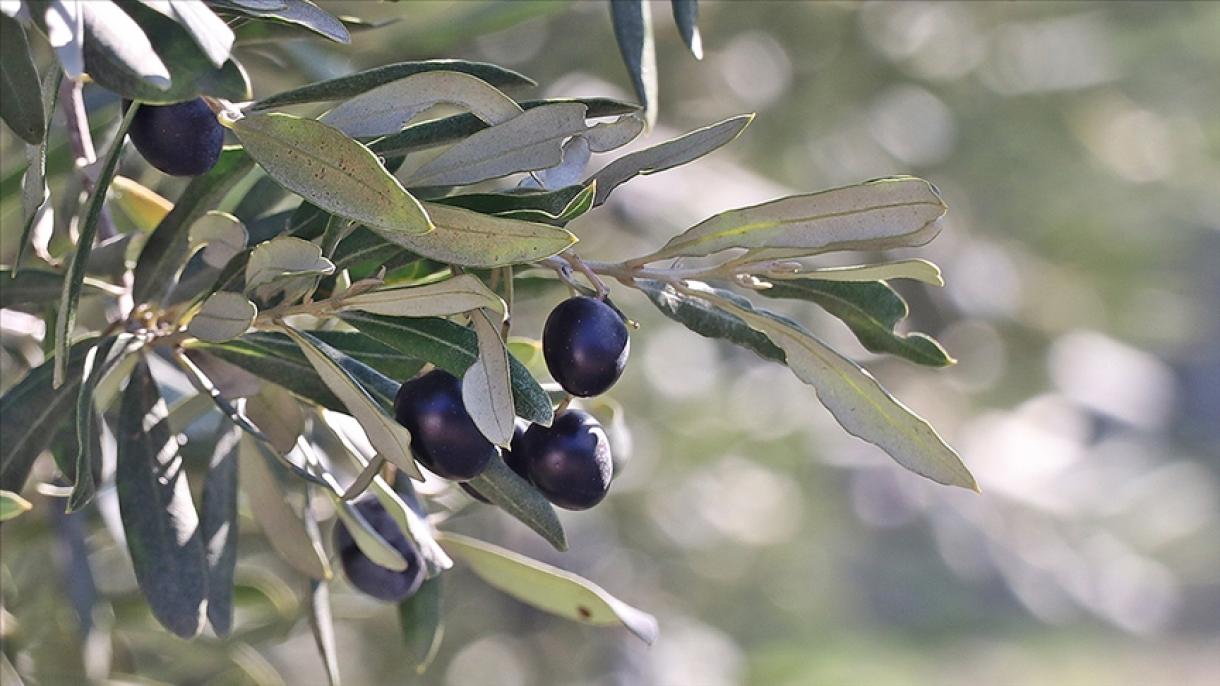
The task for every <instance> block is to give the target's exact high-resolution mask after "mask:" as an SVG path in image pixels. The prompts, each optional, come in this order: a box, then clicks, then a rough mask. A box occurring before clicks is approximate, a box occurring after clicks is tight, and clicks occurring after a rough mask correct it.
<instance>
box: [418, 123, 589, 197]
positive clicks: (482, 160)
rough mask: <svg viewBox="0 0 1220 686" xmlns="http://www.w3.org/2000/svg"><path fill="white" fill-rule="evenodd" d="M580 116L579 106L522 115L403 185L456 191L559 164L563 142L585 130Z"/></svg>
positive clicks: (460, 147) (467, 141) (476, 136)
mask: <svg viewBox="0 0 1220 686" xmlns="http://www.w3.org/2000/svg"><path fill="white" fill-rule="evenodd" d="M585 111H586V108H585V106H584V105H583V104H580V103H561V104H556V105H547V106H544V107H536V108H534V109H530V110H527V111H525V112H524V113H523V114H520V115H518V116H516V117H514V118H512V119H509V120H508V121H506V122H504V123H502V124H498V125H496V126H492V127H491V128H488V129H485V130H483V131H479V132H478V133H475V134H473V135H471V136H469V137H467V138H465V139H464V140H462V141H461V142H460V143H457V144H456V145H454V146H453V147H452V148H449V149H448V150H446V151H445V152H443V153H441V154H440V155H438V156H437V157H435V158H433V159H432V160H430V161H429V162H428V163H426V164H425V165H424V166H423V167H420V168H419V169H418V170H416V171H415V173H414V174H412V175H411V176H410V178H409V179H408V180H407V182H408V185H411V186H455V185H462V184H470V183H477V182H479V181H486V180H487V179H494V178H498V177H501V176H507V175H509V174H515V173H517V172H522V171H533V170H536V169H546V168H547V167H553V166H555V165H557V164H559V163H560V162H561V161H562V160H563V155H562V150H561V147H560V144H561V143H562V142H563V140H564V139H565V138H567V137H568V136H571V135H573V134H577V133H580V132H582V131H584V130H585Z"/></svg>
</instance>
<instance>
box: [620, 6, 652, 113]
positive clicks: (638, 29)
mask: <svg viewBox="0 0 1220 686" xmlns="http://www.w3.org/2000/svg"><path fill="white" fill-rule="evenodd" d="M610 17H611V19H612V20H613V23H614V38H615V40H616V41H618V49H619V53H620V54H622V56H623V63H624V64H625V65H627V71H628V72H629V73H630V74H631V85H632V87H634V88H635V95H636V97H638V98H639V99H640V104H641V105H643V106H644V118H645V121H647V122H648V128H652V125H653V124H655V123H656V121H657V56H656V48H655V46H654V41H653V37H652V6H651V3H648V2H644V0H613V2H611V3H610Z"/></svg>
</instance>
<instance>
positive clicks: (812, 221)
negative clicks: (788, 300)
mask: <svg viewBox="0 0 1220 686" xmlns="http://www.w3.org/2000/svg"><path fill="white" fill-rule="evenodd" d="M947 209H948V208H947V207H946V206H945V203H944V201H943V200H941V197H940V194H939V193H938V192H937V191H936V188H935V187H934V186H933V185H932V184H930V183H928V182H927V181H924V180H923V179H916V178H913V177H909V176H907V177H894V178H888V179H877V180H874V181H867V182H865V183H862V184H857V185H855V186H846V187H844V188H835V189H832V190H828V191H822V192H820V193H810V194H808V195H794V196H791V197H788V198H781V199H779V200H773V201H771V202H767V203H763V204H761V205H755V206H753V207H745V208H742V209H738V210H730V211H728V212H724V213H722V214H718V215H716V216H715V217H712V218H710V219H707V220H705V221H703V222H700V223H699V224H697V225H695V226H694V227H692V228H690V229H687V230H686V231H685V232H684V233H682V234H681V235H679V236H675V237H674V238H672V239H670V241H669V242H668V243H666V244H665V246H664V247H663V248H661V250H659V251H658V252H657V253H655V254H653V255H652V256H651V257H653V258H655V259H664V258H669V257H678V256H702V255H711V254H713V253H717V252H720V251H722V250H727V249H730V248H766V249H768V251H770V250H777V251H780V252H783V253H786V254H787V255H788V256H791V255H792V254H796V253H800V254H805V255H813V254H818V253H824V252H830V251H834V250H886V249H889V248H899V247H911V246H917V245H923V244H924V243H927V242H928V241H930V240H932V239H933V238H935V237H936V234H937V233H938V232H939V231H940V224H939V223H938V220H939V219H940V218H941V217H943V216H944V215H945V211H946V210H947Z"/></svg>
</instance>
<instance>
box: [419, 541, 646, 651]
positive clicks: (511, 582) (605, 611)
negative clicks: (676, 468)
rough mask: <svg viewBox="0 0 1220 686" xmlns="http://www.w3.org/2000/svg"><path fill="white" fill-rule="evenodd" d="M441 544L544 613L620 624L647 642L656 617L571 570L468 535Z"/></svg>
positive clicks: (600, 623) (599, 623) (481, 574)
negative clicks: (553, 565)
mask: <svg viewBox="0 0 1220 686" xmlns="http://www.w3.org/2000/svg"><path fill="white" fill-rule="evenodd" d="M441 542H442V543H443V544H444V545H445V546H446V547H448V548H449V550H450V551H451V552H452V553H453V554H454V555H455V556H456V557H458V558H459V559H460V560H462V561H463V562H465V563H466V564H468V565H470V569H471V571H473V572H474V573H475V574H477V575H478V576H479V577H481V578H482V579H483V580H484V581H486V582H487V583H488V584H490V585H491V586H493V587H495V588H498V589H499V590H501V591H504V592H505V593H507V594H509V595H511V596H512V597H514V598H516V599H517V600H520V601H521V602H523V603H527V604H529V605H533V606H534V607H536V608H538V609H539V610H542V611H544V612H550V613H551V614H554V615H558V616H560V617H565V618H567V619H570V620H573V621H576V622H581V623H583V624H592V625H594V626H623V627H625V628H626V629H627V630H628V631H630V632H631V633H633V634H635V635H636V636H637V637H639V639H640V640H642V641H644V642H645V643H647V644H649V645H651V644H652V643H653V641H655V640H656V639H657V620H656V618H655V617H653V616H652V615H650V614H648V613H647V612H644V611H643V610H639V609H636V608H634V607H632V606H630V605H628V604H627V603H624V602H623V601H621V600H619V599H618V598H615V597H614V596H612V595H610V594H609V593H607V592H606V591H605V590H604V589H602V587H600V586H598V585H597V584H595V583H593V582H592V581H589V580H588V579H583V578H581V577H579V576H577V575H575V574H573V573H571V572H568V571H565V570H562V569H559V568H557V567H552V566H551V565H548V564H545V563H543V562H539V561H537V560H531V559H530V558H528V557H525V556H524V555H521V554H518V553H515V552H513V551H511V550H506V549H504V548H501V547H499V546H495V545H492V544H490V543H487V542H484V541H480V540H477V539H474V538H470V537H468V536H461V535H459V534H451V533H446V534H444V537H443V538H442V539H441Z"/></svg>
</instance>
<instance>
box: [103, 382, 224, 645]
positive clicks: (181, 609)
mask: <svg viewBox="0 0 1220 686" xmlns="http://www.w3.org/2000/svg"><path fill="white" fill-rule="evenodd" d="M167 416H168V410H167V409H166V406H165V401H164V400H162V399H161V395H160V393H159V392H158V390H157V385H156V383H155V382H154V381H153V378H152V373H151V372H150V371H149V369H148V364H147V363H146V362H145V361H143V360H141V361H140V362H139V363H138V364H136V366H135V369H134V370H133V371H132V374H131V380H130V381H129V382H128V384H127V389H126V390H125V391H124V393H123V402H122V408H121V410H120V412H119V430H118V442H119V452H118V471H117V472H115V487H116V490H117V491H118V497H119V510H120V513H121V514H122V518H123V529H124V530H125V532H126V535H127V549H128V551H129V552H130V553H131V562H132V565H133V566H134V567H135V572H136V581H137V582H138V583H139V585H140V590H141V591H143V593H144V597H145V598H146V599H147V600H148V604H149V607H150V608H151V609H152V613H153V616H154V617H156V618H157V621H159V622H161V624H162V625H163V626H165V628H167V629H169V630H170V631H172V632H173V633H175V634H177V635H178V636H181V637H183V638H190V637H193V636H195V635H196V634H198V633H199V631H200V629H201V628H202V627H203V620H204V614H205V612H206V607H207V594H208V589H207V562H206V557H205V554H204V547H203V538H202V536H201V530H200V527H199V516H198V515H197V514H196V513H195V505H194V503H193V502H191V491H190V486H189V485H188V484H187V481H186V470H185V469H184V468H183V464H182V457H181V456H180V455H179V454H178V449H179V445H180V444H179V437H178V436H177V435H175V434H173V433H172V432H171V431H170V427H169V423H168V422H167V421H166V420H167Z"/></svg>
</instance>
